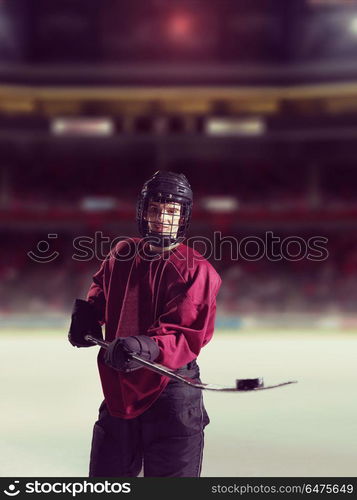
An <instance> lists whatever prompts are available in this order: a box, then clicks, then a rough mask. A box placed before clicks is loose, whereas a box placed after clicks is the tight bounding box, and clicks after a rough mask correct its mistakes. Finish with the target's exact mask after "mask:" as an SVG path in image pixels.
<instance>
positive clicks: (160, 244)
mask: <svg viewBox="0 0 357 500" xmlns="http://www.w3.org/2000/svg"><path fill="white" fill-rule="evenodd" d="M183 240H184V237H180V238H173V237H172V236H169V235H164V234H160V233H155V232H153V231H151V232H149V233H148V234H147V236H145V241H146V242H148V243H149V245H150V246H152V247H156V248H168V247H171V246H173V245H175V246H176V245H178V244H180V243H182V241H183Z"/></svg>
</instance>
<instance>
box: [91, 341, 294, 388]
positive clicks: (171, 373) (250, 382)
mask: <svg viewBox="0 0 357 500" xmlns="http://www.w3.org/2000/svg"><path fill="white" fill-rule="evenodd" d="M85 339H86V340H88V341H89V342H93V343H94V344H97V345H99V346H100V347H103V348H104V349H107V348H108V344H109V342H106V341H105V340H99V339H96V338H95V337H92V336H91V335H86V336H85ZM130 358H131V359H134V360H135V361H137V362H138V363H139V364H140V365H142V366H143V367H145V368H148V369H149V370H151V371H152V372H156V373H159V374H160V375H164V376H165V377H169V378H171V379H173V380H178V381H180V382H183V383H184V384H187V385H189V386H190V387H194V388H195V389H201V390H206V391H220V392H248V391H263V390H267V389H275V388H276V387H283V386H284V385H290V384H296V383H297V380H290V381H289V382H282V383H280V384H276V385H269V386H264V382H263V379H262V378H257V379H255V378H254V379H237V380H236V387H225V386H222V385H215V384H203V383H202V382H195V381H194V380H192V379H191V378H189V377H183V376H182V375H178V374H177V373H176V371H175V370H172V369H171V368H168V367H167V366H163V365H159V364H158V363H154V362H153V361H147V360H146V359H142V358H141V357H140V356H137V355H136V354H130Z"/></svg>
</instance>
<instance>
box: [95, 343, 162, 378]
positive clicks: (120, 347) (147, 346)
mask: <svg viewBox="0 0 357 500" xmlns="http://www.w3.org/2000/svg"><path fill="white" fill-rule="evenodd" d="M159 353H160V349H159V346H158V345H157V343H156V342H155V341H154V340H152V339H151V338H150V337H148V336H147V335H137V336H135V337H124V338H117V339H115V340H113V342H111V343H110V344H109V346H108V349H107V350H106V351H105V355H104V361H105V363H106V364H107V365H108V366H110V367H111V368H115V369H116V370H119V371H121V372H126V373H128V372H133V371H135V370H138V369H139V368H142V366H141V365H140V364H138V363H137V362H136V361H135V360H133V359H130V354H137V355H138V356H140V357H141V358H143V359H146V360H147V361H155V359H156V358H157V357H158V355H159Z"/></svg>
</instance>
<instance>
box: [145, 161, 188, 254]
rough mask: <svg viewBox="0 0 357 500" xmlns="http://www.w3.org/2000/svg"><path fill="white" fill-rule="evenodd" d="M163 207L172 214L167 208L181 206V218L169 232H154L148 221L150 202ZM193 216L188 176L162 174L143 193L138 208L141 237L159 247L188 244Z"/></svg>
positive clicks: (162, 172)
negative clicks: (186, 237)
mask: <svg viewBox="0 0 357 500" xmlns="http://www.w3.org/2000/svg"><path fill="white" fill-rule="evenodd" d="M150 201H154V202H158V203H160V204H162V205H163V213H164V214H168V212H167V211H166V205H168V207H170V206H171V205H172V204H180V206H179V209H180V212H179V218H178V222H177V223H175V225H173V224H171V226H170V227H169V230H167V231H166V232H158V231H155V230H153V229H152V228H151V229H150V227H149V223H148V220H147V213H148V206H149V202H150ZM191 212H192V189H191V186H190V184H189V182H188V180H187V178H186V177H185V175H184V174H176V173H174V172H165V171H162V170H158V171H157V172H155V174H154V175H153V176H152V177H150V179H148V180H147V181H146V182H145V183H144V185H143V188H142V190H141V192H140V195H139V197H138V202H137V207H136V220H137V223H138V227H139V233H140V234H141V236H142V237H144V238H150V239H151V240H152V241H153V243H154V244H156V245H157V246H164V247H166V246H170V245H173V244H175V243H177V242H181V241H183V240H184V238H185V235H186V231H187V229H188V226H189V222H190V219H191Z"/></svg>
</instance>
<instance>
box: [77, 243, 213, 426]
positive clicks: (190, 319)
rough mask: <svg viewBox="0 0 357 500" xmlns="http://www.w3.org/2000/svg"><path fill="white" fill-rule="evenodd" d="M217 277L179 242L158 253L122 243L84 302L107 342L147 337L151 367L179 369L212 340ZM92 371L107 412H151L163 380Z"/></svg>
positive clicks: (141, 373) (147, 374) (142, 372)
mask: <svg viewBox="0 0 357 500" xmlns="http://www.w3.org/2000/svg"><path fill="white" fill-rule="evenodd" d="M220 285H221V279H220V277H219V275H218V274H217V272H216V271H215V270H214V268H213V267H212V266H211V264H209V262H208V261H207V260H206V259H204V257H203V256H202V255H201V254H199V253H198V252H197V251H195V250H193V249H192V248H190V247H188V246H187V245H185V244H183V243H182V244H180V245H179V246H177V247H176V248H174V249H173V250H170V251H169V252H165V253H163V254H158V253H153V252H150V251H149V248H148V245H147V244H144V242H143V240H140V239H138V238H132V239H127V240H124V241H121V242H120V243H119V244H118V245H117V246H116V248H115V250H114V251H112V252H111V253H110V255H109V256H108V257H107V259H106V260H105V261H104V262H103V264H102V266H101V267H100V269H99V271H98V272H97V273H96V274H95V275H94V277H93V284H92V286H91V287H90V289H89V292H88V295H87V300H88V301H89V302H91V303H92V304H93V305H94V307H95V309H96V312H97V317H98V319H99V320H100V321H101V323H102V324H105V339H106V340H107V341H112V340H113V339H114V338H116V337H128V336H130V335H148V336H150V337H151V338H152V339H154V340H155V341H156V342H157V344H158V346H159V348H160V355H159V357H158V358H157V360H156V361H157V362H158V363H160V364H163V365H165V366H168V367H169V368H173V369H177V368H180V367H182V366H184V365H186V364H187V363H189V362H190V361H192V360H194V359H195V358H197V356H198V354H199V352H200V350H201V348H202V347H203V346H204V345H205V344H207V342H208V341H209V340H210V339H211V337H212V335H213V329H214V321H215V314H216V295H217V292H218V290H219V287H220ZM98 368H99V373H100V378H101V383H102V388H103V393H104V397H105V400H106V404H107V407H108V409H109V412H110V413H111V415H113V416H118V417H121V418H127V419H128V418H134V417H137V416H138V415H140V414H141V413H143V412H144V411H145V410H146V409H147V408H149V407H150V406H151V405H152V404H153V402H154V401H155V400H156V399H157V398H158V397H159V395H160V394H161V392H162V391H163V390H164V388H165V387H166V385H167V384H168V382H169V379H168V378H167V377H164V376H161V375H159V374H157V373H154V372H151V371H150V370H148V369H146V368H140V369H138V370H136V371H134V372H130V373H122V372H119V371H117V370H114V369H113V368H110V367H109V366H107V365H106V364H105V363H104V350H103V349H101V350H100V351H99V354H98Z"/></svg>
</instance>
